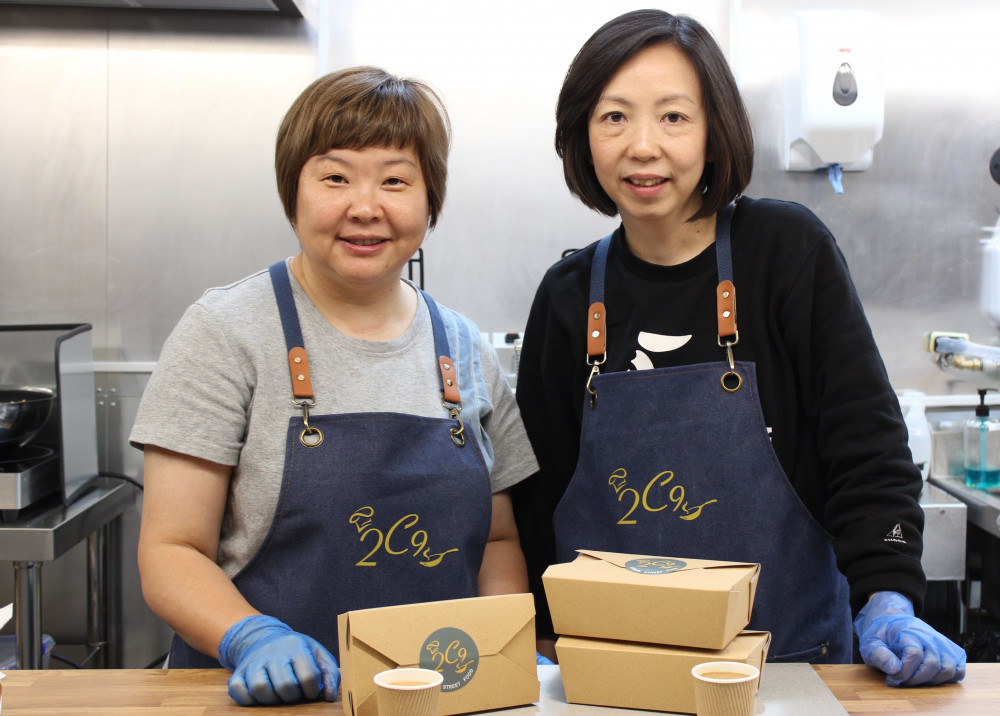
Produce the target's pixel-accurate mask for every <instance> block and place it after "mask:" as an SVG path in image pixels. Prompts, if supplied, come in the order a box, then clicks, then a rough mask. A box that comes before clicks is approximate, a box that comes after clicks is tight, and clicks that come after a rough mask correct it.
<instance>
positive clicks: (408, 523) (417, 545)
mask: <svg viewBox="0 0 1000 716" xmlns="http://www.w3.org/2000/svg"><path fill="white" fill-rule="evenodd" d="M374 517H375V508H374V507H371V506H370V505H365V506H364V507H360V508H358V509H357V510H355V511H354V514H353V515H351V517H350V518H349V519H348V522H350V523H351V524H352V525H354V526H355V527H356V528H357V530H358V534H359V535H360V537H359V538H358V539H359V541H361V542H364V541H365V540H366V539H367V538H368V536H369V535H371V537H372V539H374V540H375V545H374V546H373V547H372V549H371V551H370V552H369V553H368V554H366V555H365V556H364V557H363V558H362V559H361V561H360V562H358V563H357V566H358V567H375V566H377V565H378V563H377V561H376V559H375V557H376V556H377V555H378V554H379V552H380V551H384V552H385V553H386V554H390V555H393V556H398V555H405V554H410V550H411V549H412V550H413V551H412V554H410V556H411V557H413V558H414V559H417V560H419V562H420V564H421V565H422V566H424V567H436V566H438V565H439V564H441V560H442V559H444V556H445V555H446V554H450V553H451V552H457V551H458V548H457V547H455V548H453V549H446V550H445V551H444V552H431V551H430V547H428V546H427V543H428V542H429V541H430V537H429V535H428V534H427V531H426V530H423V529H414V527H416V525H417V522H419V521H420V517H419V516H418V515H416V514H413V513H411V514H408V515H404V516H403V517H400V518H399V519H398V520H396V522H395V523H394V524H393V525H392V527H390V528H389V529H388V531H386V532H383V531H382V530H381V529H379V528H378V527H373V526H372V522H373V518H374ZM407 536H409V544H407V539H406V538H407ZM400 545H401V546H402V548H401V549H394V547H398V546H400Z"/></svg>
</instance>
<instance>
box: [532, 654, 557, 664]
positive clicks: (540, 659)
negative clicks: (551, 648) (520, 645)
mask: <svg viewBox="0 0 1000 716" xmlns="http://www.w3.org/2000/svg"><path fill="white" fill-rule="evenodd" d="M535 664H536V665H537V666H555V665H556V662H554V661H552V659H550V658H549V657H547V656H542V655H541V653H540V652H537V651H536V652H535Z"/></svg>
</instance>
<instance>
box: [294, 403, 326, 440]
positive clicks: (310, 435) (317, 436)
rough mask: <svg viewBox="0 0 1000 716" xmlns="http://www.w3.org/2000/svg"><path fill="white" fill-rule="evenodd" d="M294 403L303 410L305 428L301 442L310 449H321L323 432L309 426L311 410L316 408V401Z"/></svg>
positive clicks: (300, 435) (301, 434)
mask: <svg viewBox="0 0 1000 716" xmlns="http://www.w3.org/2000/svg"><path fill="white" fill-rule="evenodd" d="M292 403H293V404H294V405H296V406H298V407H300V408H302V422H303V423H304V424H305V427H304V428H303V429H302V432H301V433H299V442H300V443H302V444H303V445H305V446H306V447H309V448H314V447H319V446H320V444H322V442H323V431H322V430H320V429H319V428H317V427H316V426H315V425H310V424H309V408H315V407H316V401H315V399H307V400H294V399H293V400H292Z"/></svg>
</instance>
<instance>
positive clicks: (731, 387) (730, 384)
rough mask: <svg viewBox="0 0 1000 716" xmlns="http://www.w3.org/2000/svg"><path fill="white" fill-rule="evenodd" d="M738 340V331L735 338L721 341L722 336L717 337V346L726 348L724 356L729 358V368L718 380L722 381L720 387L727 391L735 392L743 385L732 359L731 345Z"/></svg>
mask: <svg viewBox="0 0 1000 716" xmlns="http://www.w3.org/2000/svg"><path fill="white" fill-rule="evenodd" d="M739 341H740V334H739V332H737V333H736V338H735V340H732V341H726V342H725V343H723V342H722V338H721V336H720V338H719V346H720V347H722V348H725V349H726V358H728V359H729V370H727V371H726V372H725V373H723V374H722V378H721V379H720V380H719V382H720V383H722V389H723V390H725V391H726V392H727V393H735V392H736V391H737V390H739V389H740V386H742V385H743V378H742V377H741V376H740V374H739V373H737V372H736V363H735V362H734V361H733V346H735V345H736V344H737V343H739Z"/></svg>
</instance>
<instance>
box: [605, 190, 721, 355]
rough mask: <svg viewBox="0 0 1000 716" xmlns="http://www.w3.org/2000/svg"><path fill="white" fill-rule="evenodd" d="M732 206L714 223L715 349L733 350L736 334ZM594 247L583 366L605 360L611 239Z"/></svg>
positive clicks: (609, 235)
mask: <svg viewBox="0 0 1000 716" xmlns="http://www.w3.org/2000/svg"><path fill="white" fill-rule="evenodd" d="M735 206H736V204H735V202H732V203H730V204H728V205H726V206H725V207H724V208H723V209H722V211H720V212H719V213H718V214H717V215H716V219H715V262H716V272H717V275H718V278H719V284H718V288H717V291H716V310H717V315H718V325H719V345H720V346H726V345H728V346H730V347H731V346H734V345H736V343H737V342H738V341H739V333H738V331H737V330H736V288H735V286H734V285H733V253H732V241H731V232H730V227H731V224H732V218H733V208H734V207H735ZM613 235H614V234H608V235H607V236H605V237H604V238H603V239H601V240H600V241H599V242H598V243H597V250H596V251H595V252H594V259H593V262H592V264H591V269H590V306H589V310H588V312H587V363H588V364H589V365H592V366H595V368H596V366H598V365H600V364H601V363H603V362H604V359H605V358H606V357H607V311H606V309H605V306H604V276H605V273H606V272H607V264H608V251H609V249H610V248H611V237H612V236H613Z"/></svg>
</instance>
